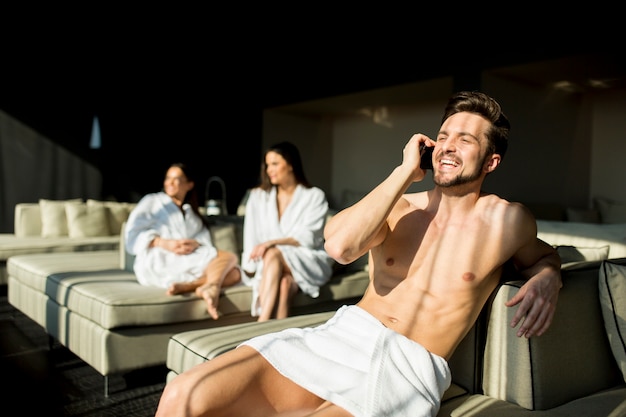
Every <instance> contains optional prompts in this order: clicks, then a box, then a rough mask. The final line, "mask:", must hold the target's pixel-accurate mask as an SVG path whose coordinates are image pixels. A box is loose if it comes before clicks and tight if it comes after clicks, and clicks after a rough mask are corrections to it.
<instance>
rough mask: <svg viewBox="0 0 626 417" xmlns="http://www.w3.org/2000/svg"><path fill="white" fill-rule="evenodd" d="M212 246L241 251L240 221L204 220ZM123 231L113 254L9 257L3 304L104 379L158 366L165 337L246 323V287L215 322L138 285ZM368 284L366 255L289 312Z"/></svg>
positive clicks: (197, 303)
mask: <svg viewBox="0 0 626 417" xmlns="http://www.w3.org/2000/svg"><path fill="white" fill-rule="evenodd" d="M211 220H212V225H211V233H212V236H213V240H214V242H215V244H216V246H217V247H218V248H221V249H225V250H231V251H235V252H236V253H241V242H242V229H243V219H242V218H241V217H239V216H229V217H211ZM123 227H124V226H122V228H121V232H120V234H119V235H118V236H117V237H116V240H117V245H118V249H116V250H100V251H88V252H72V253H68V252H66V253H55V254H50V253H39V254H25V255H14V256H11V257H10V258H9V259H8V261H7V270H8V301H9V303H10V304H11V305H13V306H14V307H16V308H17V309H18V310H20V311H21V312H23V313H24V314H26V315H27V316H28V317H30V318H31V319H33V320H34V321H35V322H37V323H38V324H40V325H41V326H42V327H43V328H44V329H45V330H46V332H47V333H48V334H49V335H50V336H52V337H53V338H55V339H57V340H58V341H59V342H60V343H61V344H62V345H64V346H66V347H67V348H68V349H70V350H71V351H72V352H73V353H75V354H76V355H77V356H78V357H80V358H81V359H82V360H84V361H85V362H87V363H88V364H89V365H91V366H92V367H93V368H94V369H96V370H97V371H98V372H99V373H101V374H102V375H103V376H104V377H105V378H104V393H105V395H108V378H107V377H108V376H109V375H112V374H120V373H126V372H129V371H132V370H135V369H139V368H145V367H150V366H156V365H163V364H165V361H166V355H167V343H168V340H169V338H170V336H172V335H174V334H176V333H180V332H184V331H188V330H194V329H206V328H213V327H217V326H224V325H229V324H235V323H244V322H253V321H254V320H255V318H254V317H252V316H251V314H250V306H251V290H250V288H249V287H247V286H245V285H243V284H242V285H238V286H235V287H229V288H226V289H224V291H223V293H222V296H221V298H220V304H219V311H220V314H221V317H220V318H219V320H213V319H212V318H210V317H209V315H208V313H207V311H206V305H205V303H204V301H203V300H202V299H201V298H198V297H196V296H195V295H192V294H191V295H190V294H186V295H176V296H168V295H166V294H165V291H164V290H163V289H161V288H153V287H146V286H142V285H140V284H139V283H138V282H137V280H136V278H135V275H134V273H133V271H132V257H131V256H130V255H128V254H127V253H126V251H125V247H124V241H123V239H122V236H123ZM367 282H368V273H367V271H366V261H365V258H362V259H361V260H359V261H357V262H355V263H353V264H351V265H349V266H342V267H339V266H338V265H337V267H336V269H335V271H334V275H333V277H332V279H331V280H330V282H329V283H328V284H327V285H325V286H324V287H323V288H322V289H321V291H320V295H319V297H318V298H311V297H309V296H307V295H304V294H301V293H300V294H298V295H297V296H296V298H295V300H294V304H293V308H292V311H291V312H292V314H294V315H300V314H308V313H313V312H319V311H327V310H333V309H336V308H338V307H339V306H340V305H342V304H344V303H351V302H354V300H356V299H358V298H359V297H360V296H361V295H362V294H363V291H364V290H365V287H366V286H367Z"/></svg>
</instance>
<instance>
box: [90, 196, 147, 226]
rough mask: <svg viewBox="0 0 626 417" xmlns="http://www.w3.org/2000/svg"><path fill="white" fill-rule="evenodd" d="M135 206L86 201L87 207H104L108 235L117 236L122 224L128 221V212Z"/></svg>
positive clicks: (132, 204) (121, 203)
mask: <svg viewBox="0 0 626 417" xmlns="http://www.w3.org/2000/svg"><path fill="white" fill-rule="evenodd" d="M136 205H137V204H136V203H126V202H118V201H100V200H94V199H88V200H87V207H104V208H105V209H106V216H107V219H106V220H107V226H108V230H109V234H110V235H119V234H120V233H121V231H122V224H123V223H124V222H125V221H126V220H128V216H129V215H130V212H131V211H132V210H133V208H135V206H136Z"/></svg>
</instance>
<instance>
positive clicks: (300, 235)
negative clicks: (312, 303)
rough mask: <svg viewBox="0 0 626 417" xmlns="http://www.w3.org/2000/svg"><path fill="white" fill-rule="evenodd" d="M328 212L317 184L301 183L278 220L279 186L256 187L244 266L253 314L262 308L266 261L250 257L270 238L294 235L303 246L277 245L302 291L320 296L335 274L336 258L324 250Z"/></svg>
mask: <svg viewBox="0 0 626 417" xmlns="http://www.w3.org/2000/svg"><path fill="white" fill-rule="evenodd" d="M327 212H328V201H327V200H326V195H325V194H324V192H323V191H322V190H321V189H319V188H317V187H310V188H306V187H304V186H302V185H298V186H297V188H296V190H295V192H294V195H293V197H292V199H291V203H290V204H289V205H288V206H287V209H286V210H285V212H284V213H283V215H282V217H281V218H280V220H279V219H278V206H277V203H276V187H272V189H271V190H270V191H263V190H262V189H260V188H254V189H252V190H251V191H250V195H249V197H248V201H247V203H246V215H245V219H244V228H243V254H242V257H241V263H242V268H243V270H244V271H246V272H247V273H249V274H254V277H253V278H252V279H250V278H248V277H246V275H245V274H244V279H243V281H244V283H246V284H247V285H250V286H252V290H253V291H252V306H251V312H252V315H253V316H258V315H259V314H260V313H261V311H260V309H259V306H258V286H259V282H260V280H261V276H262V271H263V261H257V262H255V261H253V260H251V259H250V252H251V251H252V249H253V248H254V246H256V245H258V244H260V243H263V242H267V241H268V240H274V239H281V238H287V237H291V238H294V239H296V240H297V241H298V242H299V243H300V246H292V245H278V246H277V247H278V249H280V251H281V252H282V255H283V258H284V259H285V262H286V263H287V265H289V268H290V269H291V272H292V275H293V278H294V280H295V281H296V283H297V284H298V286H299V287H300V290H301V291H302V292H304V293H305V294H308V295H309V296H311V297H313V298H317V297H318V296H319V289H320V286H322V285H324V284H326V283H327V282H328V280H329V279H330V277H331V274H332V265H333V262H334V261H333V259H332V258H331V257H330V256H329V255H328V254H327V253H326V251H325V250H324V225H325V224H326V214H327Z"/></svg>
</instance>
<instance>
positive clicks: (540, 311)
mask: <svg viewBox="0 0 626 417" xmlns="http://www.w3.org/2000/svg"><path fill="white" fill-rule="evenodd" d="M530 246H531V247H530V248H525V249H524V252H526V253H527V254H528V253H529V252H530V253H532V254H533V256H532V258H535V259H537V260H536V262H534V263H533V264H531V265H530V266H528V267H525V268H522V269H521V270H520V273H521V274H522V276H523V277H524V278H526V280H527V281H526V283H525V284H524V285H523V286H522V287H521V288H520V289H519V291H518V292H517V294H515V295H514V296H513V297H512V298H511V299H510V300H508V301H507V302H506V303H505V305H506V306H507V307H513V306H515V305H518V308H517V311H516V312H515V314H514V315H513V319H512V320H511V327H516V326H518V325H519V328H518V329H517V336H518V337H522V336H524V337H526V338H529V337H531V336H541V335H542V334H544V333H545V332H546V330H548V328H549V327H550V324H552V319H553V317H554V312H555V311H556V305H557V301H558V297H559V291H560V290H561V287H562V286H563V282H562V280H561V258H560V257H559V255H558V253H557V251H556V250H555V249H554V248H553V247H552V246H550V245H548V244H547V243H545V242H544V241H542V240H540V239H536V242H535V243H534V244H532V245H530Z"/></svg>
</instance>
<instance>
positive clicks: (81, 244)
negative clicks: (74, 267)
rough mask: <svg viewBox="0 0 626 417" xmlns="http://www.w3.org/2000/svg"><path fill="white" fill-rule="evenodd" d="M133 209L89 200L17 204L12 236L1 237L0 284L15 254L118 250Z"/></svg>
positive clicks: (114, 203)
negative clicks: (120, 234)
mask: <svg viewBox="0 0 626 417" xmlns="http://www.w3.org/2000/svg"><path fill="white" fill-rule="evenodd" d="M134 206H135V204H133V203H120V202H113V201H97V200H91V199H90V200H87V201H82V200H81V199H73V200H47V199H41V200H40V201H39V202H38V203H19V204H16V205H15V217H14V229H13V233H1V234H0V285H6V284H7V281H8V279H7V270H6V263H7V259H9V257H11V256H14V255H24V254H31V253H33V254H34V253H59V252H84V251H96V250H116V249H118V248H119V233H120V228H121V225H122V223H123V222H124V221H126V219H127V218H128V214H129V213H130V210H132V208H133V207H134Z"/></svg>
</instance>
